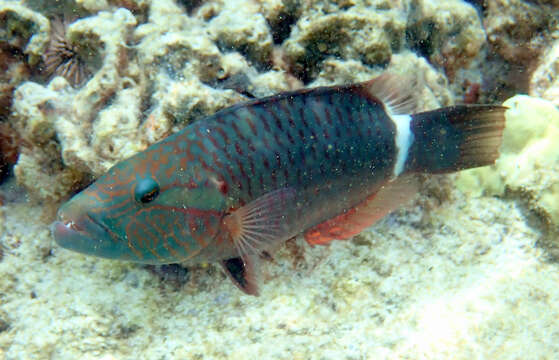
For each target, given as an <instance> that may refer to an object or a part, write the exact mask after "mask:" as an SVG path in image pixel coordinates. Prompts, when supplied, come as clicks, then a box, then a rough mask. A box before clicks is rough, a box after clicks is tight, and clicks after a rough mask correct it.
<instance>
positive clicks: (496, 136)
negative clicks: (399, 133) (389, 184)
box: [406, 105, 507, 173]
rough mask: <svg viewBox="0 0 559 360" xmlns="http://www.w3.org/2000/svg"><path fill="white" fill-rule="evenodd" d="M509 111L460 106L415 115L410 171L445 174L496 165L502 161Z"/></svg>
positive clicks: (413, 119) (489, 107)
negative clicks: (497, 160) (501, 151)
mask: <svg viewBox="0 0 559 360" xmlns="http://www.w3.org/2000/svg"><path fill="white" fill-rule="evenodd" d="M506 109H507V108H506V107H503V106H494V105H460V106H452V107H447V108H442V109H438V110H434V111H426V112H422V113H418V114H415V115H412V121H411V129H412V132H413V135H414V141H413V144H412V147H411V148H410V153H409V158H408V161H407V164H406V169H407V170H408V171H412V172H429V173H445V172H452V171H458V170H462V169H469V168H474V167H478V166H486V165H491V164H493V163H494V162H495V160H496V159H497V158H498V157H499V147H500V146H501V141H502V138H503V130H504V128H505V116H504V115H505V110H506Z"/></svg>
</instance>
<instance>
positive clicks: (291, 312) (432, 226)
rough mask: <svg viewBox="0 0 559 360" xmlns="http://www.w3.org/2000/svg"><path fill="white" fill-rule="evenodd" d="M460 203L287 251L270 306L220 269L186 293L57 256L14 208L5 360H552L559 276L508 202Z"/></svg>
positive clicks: (269, 283) (24, 212) (7, 262)
mask: <svg viewBox="0 0 559 360" xmlns="http://www.w3.org/2000/svg"><path fill="white" fill-rule="evenodd" d="M452 197H453V198H454V199H453V201H452V202H446V203H444V204H442V205H441V206H440V207H437V208H436V209H434V210H432V212H431V213H430V216H431V220H430V221H429V222H426V223H423V222H422V221H421V216H422V215H421V214H422V213H421V211H420V210H419V209H418V208H413V207H412V208H408V209H406V210H400V211H398V212H396V213H394V214H392V215H390V216H389V217H388V218H386V219H384V220H382V221H381V222H380V223H378V224H377V225H376V226H374V227H373V228H372V229H370V230H368V231H366V232H364V233H363V234H362V235H361V236H359V237H357V238H356V239H354V240H352V241H346V242H341V241H340V242H335V243H333V244H332V245H331V246H330V247H321V248H314V249H311V248H309V247H307V246H304V245H303V251H302V252H301V251H299V254H298V256H293V254H288V250H287V249H285V248H284V249H283V250H282V251H281V252H280V254H278V256H276V259H275V263H267V264H264V267H263V271H264V275H263V286H262V294H261V296H260V297H250V296H246V295H243V294H242V293H241V292H240V291H238V290H237V289H236V288H235V287H234V286H233V285H232V284H231V283H230V282H229V280H228V279H226V278H225V276H224V275H223V274H221V273H220V272H219V271H218V269H217V268H214V267H213V266H209V267H200V268H199V269H193V270H191V271H190V273H189V281H188V282H187V283H185V284H183V285H180V284H179V283H177V282H176V281H174V282H173V281H167V282H165V281H161V280H160V279H159V278H158V277H157V276H154V275H153V274H152V273H151V272H150V271H148V270H146V269H145V268H142V267H140V266H137V265H133V264H127V263H119V262H114V261H108V260H102V259H98V258H93V257H86V256H82V255H79V254H76V253H73V252H70V251H67V250H64V249H61V248H59V247H56V246H55V245H54V241H53V240H52V238H51V236H50V233H49V228H48V226H47V225H42V224H40V223H38V222H37V221H34V220H33V219H37V218H40V217H41V213H42V211H43V210H42V208H41V207H37V206H32V205H29V204H27V203H13V204H10V205H6V206H3V207H1V208H0V211H1V218H0V219H1V221H2V222H1V224H2V228H3V229H2V239H1V242H2V244H4V246H6V247H9V250H7V251H6V250H5V251H4V258H3V261H2V262H0V273H1V274H2V281H1V282H0V286H1V288H0V293H1V294H2V295H1V298H0V301H1V303H0V304H1V315H0V317H1V319H2V323H3V326H4V327H7V329H4V331H2V332H1V333H0V349H1V350H0V351H1V352H0V358H6V359H27V358H29V359H33V358H35V359H78V358H79V359H140V358H145V359H212V358H230V359H243V358H278V359H292V358H293V359H366V358H392V359H396V358H406V359H421V358H429V359H449V358H452V359H554V358H557V356H558V354H559V341H558V339H559V322H558V321H557V319H558V318H559V286H558V284H559V271H558V270H559V268H558V266H557V264H553V263H548V262H546V261H545V259H543V258H542V256H543V254H542V251H541V250H540V249H539V248H538V247H536V246H535V243H536V241H537V240H538V237H539V233H538V230H536V229H534V228H532V227H531V225H530V222H529V221H528V220H527V219H526V218H525V216H524V210H523V208H522V206H520V205H518V204H517V203H515V202H513V201H507V200H501V199H497V198H491V197H481V198H475V199H474V198H468V197H466V196H464V195H463V194H461V193H460V192H459V191H458V190H456V191H455V192H454V193H453V194H452ZM294 259H299V261H295V260H294Z"/></svg>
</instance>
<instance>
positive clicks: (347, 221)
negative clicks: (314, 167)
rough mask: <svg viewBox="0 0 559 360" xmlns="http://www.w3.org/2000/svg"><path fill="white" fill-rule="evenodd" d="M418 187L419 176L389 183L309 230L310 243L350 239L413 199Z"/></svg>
mask: <svg viewBox="0 0 559 360" xmlns="http://www.w3.org/2000/svg"><path fill="white" fill-rule="evenodd" d="M417 189H418V181H417V178H416V177H415V176H404V177H401V178H398V179H396V180H394V181H392V182H389V183H387V184H385V185H384V186H383V187H382V188H381V189H380V190H379V191H377V192H375V193H374V194H371V195H369V196H368V197H367V198H366V199H365V200H363V201H362V202H361V203H359V204H357V205H356V206H354V207H353V208H351V209H348V210H347V211H346V212H344V213H342V214H340V215H338V216H336V217H334V218H332V219H329V220H326V221H325V222H323V223H320V224H318V225H316V226H314V227H312V228H311V229H309V230H307V231H306V232H305V240H306V241H307V243H309V244H310V245H325V244H328V243H330V242H331V241H332V240H346V239H349V238H351V237H353V236H355V235H357V234H359V233H360V232H361V231H363V230H364V229H366V228H368V227H369V226H371V225H373V224H374V223H375V222H377V221H378V220H379V219H381V218H382V217H384V216H385V215H387V214H388V213H390V212H391V211H393V210H395V209H396V208H397V207H398V206H400V205H402V204H404V203H405V202H407V201H408V200H410V199H411V198H412V197H413V195H415V194H416V193H417Z"/></svg>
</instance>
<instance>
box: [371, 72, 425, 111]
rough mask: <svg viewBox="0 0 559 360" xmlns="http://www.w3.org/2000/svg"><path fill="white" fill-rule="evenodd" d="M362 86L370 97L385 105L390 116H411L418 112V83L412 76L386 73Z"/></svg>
mask: <svg viewBox="0 0 559 360" xmlns="http://www.w3.org/2000/svg"><path fill="white" fill-rule="evenodd" d="M362 84H363V87H364V89H365V91H367V93H368V94H369V95H371V96H373V97H376V98H377V99H379V100H380V101H382V102H383V103H384V105H385V106H386V110H387V111H388V113H389V114H390V115H409V114H413V113H414V112H416V111H417V98H416V94H417V93H418V90H417V81H416V80H415V79H414V78H412V77H410V76H402V75H395V74H392V73H384V74H382V75H380V76H378V77H376V78H374V79H371V80H369V81H366V82H364V83H362Z"/></svg>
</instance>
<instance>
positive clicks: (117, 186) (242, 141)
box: [52, 73, 506, 295]
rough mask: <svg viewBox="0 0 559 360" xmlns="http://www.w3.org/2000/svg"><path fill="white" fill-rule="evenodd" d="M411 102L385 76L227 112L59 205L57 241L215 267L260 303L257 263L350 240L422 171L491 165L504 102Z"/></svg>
mask: <svg viewBox="0 0 559 360" xmlns="http://www.w3.org/2000/svg"><path fill="white" fill-rule="evenodd" d="M418 93H419V91H418V85H417V84H415V85H412V84H410V82H409V81H407V80H406V79H405V78H404V77H401V76H398V75H394V74H390V73H385V74H383V75H380V76H378V77H376V78H373V79H371V80H369V81H366V82H361V83H354V84H349V85H337V86H328V87H316V88H308V89H301V90H297V91H291V92H284V93H280V94H277V95H273V96H270V97H265V98H261V99H255V100H251V101H247V102H243V103H239V104H236V105H233V106H231V107H228V108H225V109H222V110H220V111H218V112H216V113H215V114H213V115H211V116H208V117H206V118H204V119H201V120H199V121H196V122H194V123H192V124H190V125H188V126H186V127H185V128H184V129H182V130H180V131H179V132H177V133H175V134H173V135H170V136H168V137H166V138H164V139H163V140H161V141H159V142H157V143H155V144H153V145H151V146H150V147H148V148H147V149H146V150H144V151H142V152H140V153H138V154H136V155H134V156H132V157H130V158H128V159H126V160H123V161H121V162H119V163H117V164H116V165H114V166H113V167H112V168H111V169H110V170H108V172H107V173H106V174H104V175H102V176H101V177H99V178H98V179H97V180H96V181H95V182H93V183H92V184H91V185H89V186H88V187H87V188H85V189H84V190H83V191H81V192H79V193H77V194H76V195H75V196H74V197H72V198H71V199H70V200H69V201H67V202H66V203H64V204H63V205H62V206H61V207H60V208H59V210H58V213H57V220H56V221H55V222H54V223H53V225H52V233H53V236H54V239H55V240H56V243H57V244H58V245H60V246H61V247H63V248H66V249H70V250H74V251H77V252H80V253H84V254H89V255H95V256H99V257H103V258H109V259H118V260H124V261H132V262H137V263H144V264H171V263H181V264H195V263H211V262H215V263H219V264H220V265H221V267H222V268H223V269H224V271H225V273H226V274H227V275H228V277H229V278H230V279H231V280H232V281H233V283H234V284H235V285H236V286H237V287H238V288H239V289H241V290H242V291H244V292H245V293H246V294H249V295H258V294H259V291H260V290H259V284H258V283H259V281H258V274H259V273H260V271H261V270H259V269H260V267H259V261H260V260H261V259H262V258H264V257H266V256H269V255H270V254H273V252H274V251H276V250H277V249H278V248H279V247H280V246H281V245H282V244H283V243H284V242H285V241H287V240H289V239H292V238H296V237H301V236H302V237H304V239H305V240H306V242H307V243H308V244H310V245H313V246H314V245H326V244H329V243H331V242H332V241H333V240H346V239H351V238H352V237H353V236H354V235H356V234H359V233H360V232H361V231H363V230H364V229H366V228H368V227H370V226H371V225H373V224H374V223H375V222H376V221H377V220H379V219H381V218H382V217H384V216H385V215H387V214H388V213H390V212H391V211H393V210H395V209H396V208H398V207H399V206H400V205H402V204H404V203H406V202H407V201H409V200H410V199H412V198H413V197H414V195H416V194H417V193H418V191H419V177H420V176H425V175H424V174H441V173H450V172H455V171H459V170H463V169H469V168H473V167H480V166H487V165H491V164H494V162H495V161H496V159H497V158H498V156H499V147H500V145H501V142H502V136H503V130H504V127H505V117H504V113H505V110H506V108H505V107H503V106H499V105H456V106H451V107H443V108H439V109H436V110H431V111H417V110H416V109H417V108H418V99H419V98H418V95H417V94H418Z"/></svg>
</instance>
